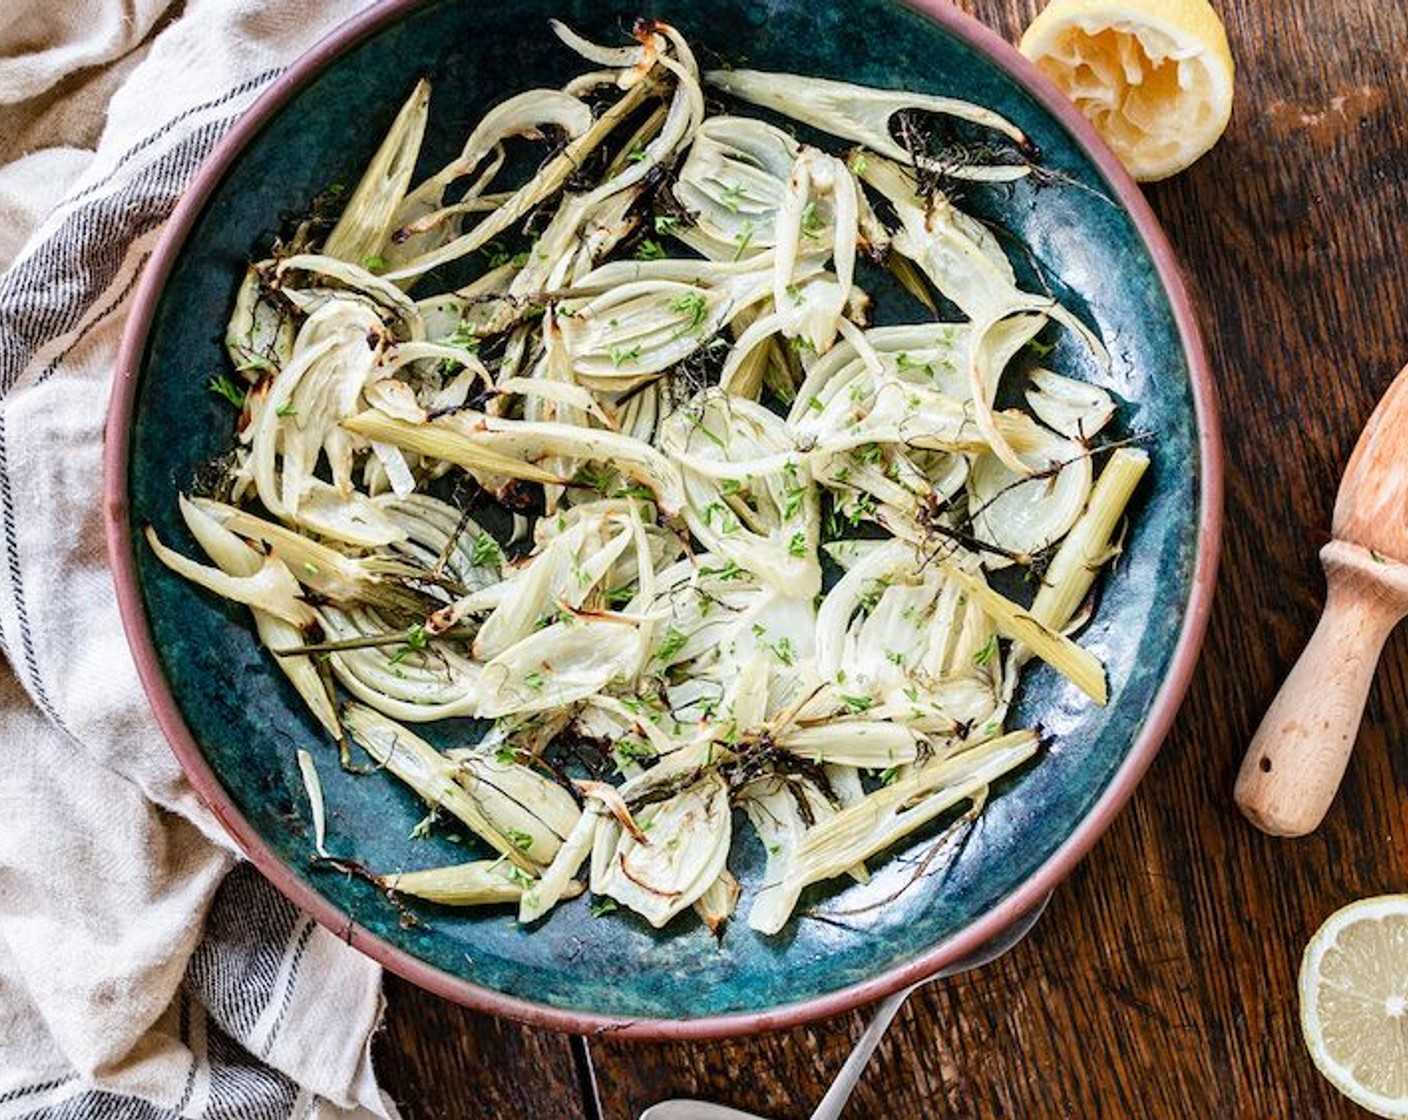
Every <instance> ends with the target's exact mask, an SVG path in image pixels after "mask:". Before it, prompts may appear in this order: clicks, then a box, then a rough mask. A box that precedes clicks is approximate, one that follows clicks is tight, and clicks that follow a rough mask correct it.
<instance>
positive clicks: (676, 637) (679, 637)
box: [655, 626, 689, 662]
mask: <svg viewBox="0 0 1408 1120" xmlns="http://www.w3.org/2000/svg"><path fill="white" fill-rule="evenodd" d="M687 641H689V635H688V634H686V633H685V632H684V631H683V630H679V629H677V628H676V627H674V626H671V627H668V628H667V629H666V630H665V637H664V639H663V640H662V641H661V642H660V645H659V646H658V647H657V648H656V650H655V659H656V660H657V661H663V662H668V661H670V660H671V659H672V658H673V657H674V656H675V654H677V653H679V651H680V650H682V649H684V644H685V642H687Z"/></svg>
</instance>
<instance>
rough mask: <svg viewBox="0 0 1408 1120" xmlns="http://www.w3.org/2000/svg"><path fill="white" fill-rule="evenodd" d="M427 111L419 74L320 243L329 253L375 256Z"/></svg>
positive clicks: (426, 90)
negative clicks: (324, 239) (341, 209)
mask: <svg viewBox="0 0 1408 1120" xmlns="http://www.w3.org/2000/svg"><path fill="white" fill-rule="evenodd" d="M429 113H430V83H429V82H427V81H426V80H425V79H424V78H422V79H421V80H420V81H419V82H417V83H416V87H415V89H414V90H412V91H411V96H410V97H409V98H408V99H407V101H406V103H405V105H403V106H402V107H401V111H400V113H398V114H397V116H396V120H395V121H393V122H392V125H391V130H390V131H389V132H388V133H387V134H386V139H385V140H383V141H382V143H381V147H380V148H378V149H377V153H376V155H374V156H373V157H372V162H371V163H370V164H369V165H368V166H367V170H366V171H365V172H363V174H362V178H361V181H360V182H358V184H357V186H356V189H354V190H353V192H352V197H351V198H349V199H348V200H347V207H346V209H344V210H343V211H342V217H341V218H339V219H338V222H337V225H336V226H334V227H333V231H332V233H330V234H328V239H327V242H326V243H325V244H324V246H323V252H324V253H326V254H327V255H328V256H330V257H340V258H342V259H343V260H347V261H352V262H353V263H355V264H361V263H363V262H364V261H366V260H368V259H369V258H371V257H373V256H375V255H376V253H377V251H378V250H379V249H380V248H381V246H382V243H383V242H385V241H386V239H387V237H388V236H389V235H390V233H391V229H392V222H393V219H394V218H395V217H396V212H397V210H398V209H399V208H400V206H401V200H402V199H403V198H404V197H405V195H406V187H407V186H408V185H409V184H410V181H411V173H412V172H413V171H414V170H415V166H416V157H417V156H418V155H419V154H420V142H421V138H422V137H423V136H424V135H425V123H426V120H427V119H428V117H429Z"/></svg>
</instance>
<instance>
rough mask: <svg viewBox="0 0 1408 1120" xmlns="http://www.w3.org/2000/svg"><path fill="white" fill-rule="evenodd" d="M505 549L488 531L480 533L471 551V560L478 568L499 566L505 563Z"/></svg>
mask: <svg viewBox="0 0 1408 1120" xmlns="http://www.w3.org/2000/svg"><path fill="white" fill-rule="evenodd" d="M503 559H504V550H503V549H502V548H500V547H499V542H498V541H496V540H495V539H494V538H493V537H491V536H490V535H489V534H488V533H480V534H479V535H478V536H477V537H475V538H474V546H473V547H472V548H471V549H470V552H469V562H470V563H471V564H473V565H474V566H475V567H476V568H487V567H495V568H497V567H498V566H499V565H500V564H502V563H503Z"/></svg>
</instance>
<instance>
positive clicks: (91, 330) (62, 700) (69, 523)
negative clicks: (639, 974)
mask: <svg viewBox="0 0 1408 1120" xmlns="http://www.w3.org/2000/svg"><path fill="white" fill-rule="evenodd" d="M361 6H362V5H361V4H359V3H345V2H344V3H338V2H335V0H300V2H299V3H297V4H288V3H274V2H268V0H186V2H185V3H184V4H179V3H178V4H175V5H172V4H170V3H169V0H65V2H64V3H61V4H59V3H55V4H50V3H45V2H42V0H0V161H3V162H4V166H0V268H3V269H4V271H3V272H0V644H2V645H3V650H4V654H5V657H6V660H7V661H8V664H9V669H10V672H6V671H5V669H4V666H0V760H3V761H0V1120H3V1118H9V1117H21V1116H23V1117H34V1118H44V1120H49V1118H55V1117H74V1118H78V1117H82V1118H102V1117H138V1118H146V1117H151V1118H163V1120H165V1118H174V1117H178V1116H179V1117H201V1118H209V1120H220V1118H230V1120H263V1118H266V1117H267V1118H269V1120H280V1118H284V1117H289V1118H302V1117H327V1118H332V1117H348V1118H366V1120H370V1118H372V1117H382V1118H384V1120H385V1118H391V1117H394V1116H395V1107H394V1105H392V1104H391V1102H390V1101H389V1100H388V1099H386V1098H385V1097H384V1095H383V1094H382V1093H381V1091H380V1090H379V1088H378V1086H377V1084H376V1081H375V1078H374V1076H373V1073H372V1069H371V1058H370V1040H371V1035H372V1032H373V1031H374V1030H375V1029H376V1026H377V1023H378V1019H379V1016H380V1013H381V984H380V981H381V975H380V970H379V969H378V968H377V967H376V966H375V965H373V964H372V963H371V962H370V961H368V960H367V959H365V958H364V957H362V956H360V955H359V954H357V953H355V952H353V951H352V950H351V949H349V948H348V947H347V946H346V945H344V944H343V943H342V942H341V941H339V940H338V939H337V938H336V937H335V936H333V935H332V934H330V933H328V932H327V931H325V930H323V929H321V928H320V927H318V926H316V925H315V924H314V923H312V922H311V921H310V920H309V919H308V918H307V917H306V916H305V915H303V914H300V913H299V912H298V911H297V910H296V909H295V908H294V907H293V906H291V905H289V904H288V903H287V902H286V901H285V900H284V899H283V898H282V897H281V896H279V895H278V894H277V893H276V892H275V891H274V890H273V889H272V888H271V887H270V886H269V885H268V884H267V883H265V882H264V880H263V879H261V878H260V877H259V876H258V875H257V874H255V873H254V872H253V870H252V869H250V868H249V867H248V866H247V865H243V864H241V863H240V862H239V860H238V858H237V856H236V855H235V853H233V852H232V851H231V849H230V847H229V841H228V840H227V838H226V837H225V836H224V834H223V833H222V831H221V830H220V828H219V826H218V824H217V823H216V822H215V821H214V819H213V818H212V817H211V815H210V814H209V813H208V812H207V811H206V810H205V808H204V807H203V806H202V805H201V804H200V802H199V801H198V800H197V799H196V797H195V795H194V794H193V792H192V790H191V789H190V787H189V786H188V785H187V783H186V781H185V779H184V778H183V777H182V775H181V772H180V769H179V767H178V766H177V764H176V761H175V758H174V757H173V756H172V754H171V752H170V750H169V749H168V748H167V746H166V744H165V742H164V741H163V739H162V737H161V734H160V732H159V731H158V729H157V727H156V725H155V723H154V721H153V719H152V717H151V715H150V713H149V711H148V708H147V704H146V701H145V698H144V697H143V694H142V691H141V689H140V687H139V685H138V681H137V677H136V673H135V670H134V668H133V665H132V662H131V658H130V656H129V654H128V651H127V646H126V643H125V641H124V639H123V635H122V629H121V625H120V623H119V620H118V615H117V609H116V606H115V605H114V601H113V591H112V584H111V580H110V577H109V573H108V569H107V563H106V556H105V553H104V547H103V532H102V520H101V515H100V502H101V454H102V429H103V420H104V415H105V411H106V407H107V401H108V393H109V388H110V384H111V381H112V373H113V365H114V359H115V354H116V351H117V345H118V340H119V337H120V335H121V331H122V326H123V321H124V318H125V315H126V312H127V308H128V303H129V300H130V298H131V295H132V291H133V288H134V286H135V283H136V280H137V277H138V276H139V274H140V272H141V269H142V266H143V264H144V263H145V262H146V260H147V259H148V257H149V254H150V252H151V248H152V245H153V243H154V241H155V238H156V236H157V235H158V233H159V227H160V225H161V223H162V221H163V220H164V219H165V218H166V216H167V215H168V214H169V213H170V211H171V209H172V207H173V206H174V204H175V202H176V200H177V198H178V197H179V196H180V194H181V191H182V189H183V188H184V186H185V185H186V183H187V182H188V181H189V179H190V177H191V175H192V173H193V172H194V171H195V169H196V167H197V166H198V164H199V163H200V161H201V159H202V158H203V157H204V156H205V155H206V153H207V152H208V151H209V150H210V149H211V147H212V146H213V145H214V144H215V143H216V141H217V140H218V139H219V138H220V136H221V135H222V134H223V133H224V132H225V131H226V130H227V129H228V128H229V127H230V125H231V124H232V123H233V122H234V121H235V119H236V118H238V116H239V115H240V114H241V113H242V112H244V111H245V110H246V109H247V108H248V107H249V106H250V105H251V104H252V103H253V101H254V100H255V99H256V98H257V97H258V95H259V94H260V92H261V91H262V90H263V89H264V88H266V87H267V85H268V84H269V83H270V82H271V81H272V80H273V79H274V78H275V77H276V76H277V75H278V74H279V73H280V72H281V70H282V69H283V68H284V67H286V66H287V65H288V63H289V62H291V61H292V60H293V59H294V58H295V57H297V56H298V55H299V54H300V53H302V52H303V51H304V50H306V49H307V48H308V47H309V46H310V45H312V43H313V42H315V41H316V40H317V39H318V38H319V37H321V36H322V35H323V34H325V33H326V32H327V31H328V30H330V29H331V28H332V27H333V26H334V25H335V24H337V23H338V22H340V21H341V20H343V19H345V18H347V17H348V16H350V15H352V14H354V13H355V11H356V10H357V9H358V8H359V7H361ZM79 68H83V69H79Z"/></svg>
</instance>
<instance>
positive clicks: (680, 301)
mask: <svg viewBox="0 0 1408 1120" xmlns="http://www.w3.org/2000/svg"><path fill="white" fill-rule="evenodd" d="M670 310H671V311H673V312H675V313H676V314H677V315H682V316H685V317H687V318H688V320H689V321H688V322H687V323H686V324H685V326H684V331H685V333H688V334H697V333H698V332H699V330H700V329H701V328H702V327H703V326H704V320H705V319H707V318H708V317H709V301H708V300H707V299H706V298H705V296H704V293H703V292H698V291H690V292H685V293H684V294H683V295H681V296H680V297H679V298H677V299H673V300H671V301H670Z"/></svg>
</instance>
